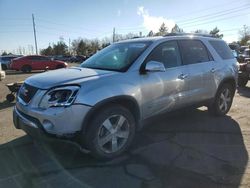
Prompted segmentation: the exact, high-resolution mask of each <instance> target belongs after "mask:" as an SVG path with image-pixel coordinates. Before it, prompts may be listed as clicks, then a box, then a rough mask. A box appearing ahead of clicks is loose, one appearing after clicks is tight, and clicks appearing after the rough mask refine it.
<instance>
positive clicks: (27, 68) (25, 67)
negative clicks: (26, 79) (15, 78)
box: [21, 65, 32, 73]
mask: <svg viewBox="0 0 250 188" xmlns="http://www.w3.org/2000/svg"><path fill="white" fill-rule="evenodd" d="M21 71H22V72H24V73H27V72H31V71H32V68H31V66H30V65H24V66H23V67H22V68H21Z"/></svg>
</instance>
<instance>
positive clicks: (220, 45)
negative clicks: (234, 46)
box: [209, 40, 234, 60]
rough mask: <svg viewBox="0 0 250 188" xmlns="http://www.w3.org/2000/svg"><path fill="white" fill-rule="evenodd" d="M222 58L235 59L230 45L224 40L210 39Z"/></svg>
mask: <svg viewBox="0 0 250 188" xmlns="http://www.w3.org/2000/svg"><path fill="white" fill-rule="evenodd" d="M209 43H210V44H211V45H212V47H213V48H214V49H215V51H216V52H217V53H218V54H219V56H220V57H221V59H225V60H226V59H234V55H233V53H232V51H231V49H230V48H229V46H228V45H227V44H226V43H225V42H224V41H215V40H212V41H209Z"/></svg>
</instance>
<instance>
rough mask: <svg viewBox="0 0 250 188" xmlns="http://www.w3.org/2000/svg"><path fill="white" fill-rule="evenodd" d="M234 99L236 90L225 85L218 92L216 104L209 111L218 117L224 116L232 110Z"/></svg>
mask: <svg viewBox="0 0 250 188" xmlns="http://www.w3.org/2000/svg"><path fill="white" fill-rule="evenodd" d="M233 97H234V89H233V87H232V86H231V85H230V84H223V85H222V86H221V87H220V88H219V89H218V91H217V94H216V96H215V99H214V102H213V103H212V104H211V105H210V106H209V107H208V110H209V111H210V112H211V113H212V114H213V115H217V116H223V115H225V114H227V112H228V111H229V110H230V108H231V106H232V102H233Z"/></svg>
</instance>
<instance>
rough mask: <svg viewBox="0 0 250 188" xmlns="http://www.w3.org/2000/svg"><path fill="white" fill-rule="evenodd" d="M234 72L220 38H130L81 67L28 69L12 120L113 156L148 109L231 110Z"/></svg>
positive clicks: (126, 143)
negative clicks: (32, 71) (31, 71)
mask: <svg viewBox="0 0 250 188" xmlns="http://www.w3.org/2000/svg"><path fill="white" fill-rule="evenodd" d="M237 77H238V66H237V61H236V59H235V58H234V56H233V54H232V52H231V50H230V48H229V47H228V46H227V44H226V43H225V42H224V41H223V40H221V39H217V38H213V37H208V36H197V35H190V34H181V35H176V36H173V34H172V36H165V37H149V38H143V39H132V40H127V41H122V42H117V43H114V44H112V45H110V46H108V47H106V48H104V49H102V50H101V51H99V52H97V53H96V54H95V55H93V56H92V57H90V58H89V59H87V60H86V61H85V62H84V63H82V64H81V66H80V67H73V68H68V69H63V70H57V71H50V72H46V73H42V74H37V75H34V76H31V77H29V78H28V79H27V80H25V83H24V84H23V86H22V88H21V89H20V90H19V93H18V99H17V103H16V106H15V108H14V113H13V120H14V124H15V127H16V128H18V129H23V130H25V131H26V132H27V133H28V134H35V133H37V132H38V133H41V134H42V135H44V136H45V137H46V135H49V136H50V137H49V138H50V139H51V138H52V137H53V138H54V139H57V138H60V139H67V140H70V141H74V142H77V143H78V144H79V145H80V146H81V147H83V148H87V149H88V150H90V151H91V153H92V154H93V155H94V156H96V157H98V158H105V159H110V158H114V157H116V156H118V155H120V154H121V153H122V152H124V151H126V150H127V149H128V147H129V146H130V145H131V144H132V140H133V138H134V136H135V132H136V130H140V129H141V128H142V125H143V124H142V122H143V120H146V119H147V118H149V117H152V116H155V115H159V114H161V113H164V112H169V111H173V110H177V109H181V108H185V107H187V106H197V107H199V106H207V107H208V109H209V112H211V114H214V115H217V116H223V115H225V114H227V112H228V111H229V110H230V107H231V105H232V102H233V97H234V94H235V89H236V83H237ZM166 125H167V123H166Z"/></svg>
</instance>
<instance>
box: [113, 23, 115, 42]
mask: <svg viewBox="0 0 250 188" xmlns="http://www.w3.org/2000/svg"><path fill="white" fill-rule="evenodd" d="M114 42H115V27H114V28H113V43H114Z"/></svg>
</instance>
